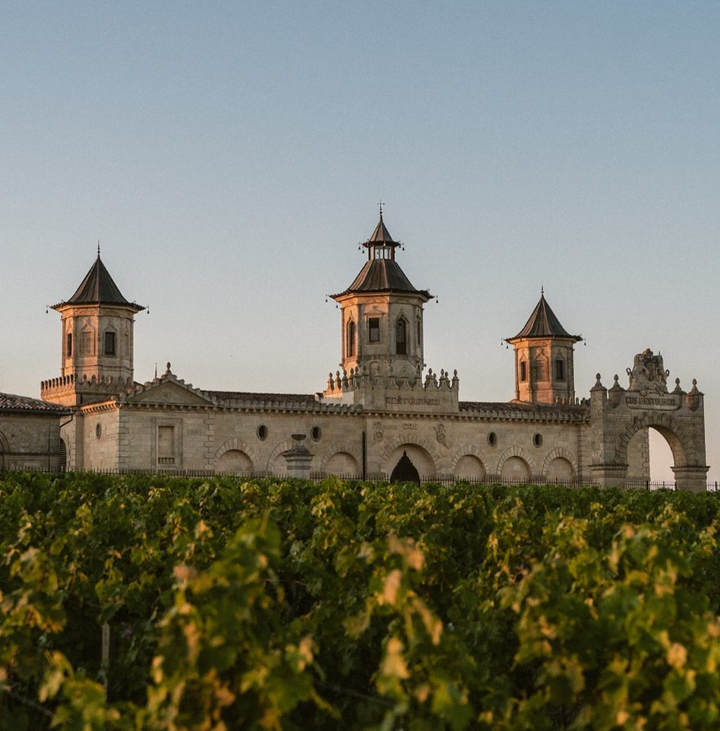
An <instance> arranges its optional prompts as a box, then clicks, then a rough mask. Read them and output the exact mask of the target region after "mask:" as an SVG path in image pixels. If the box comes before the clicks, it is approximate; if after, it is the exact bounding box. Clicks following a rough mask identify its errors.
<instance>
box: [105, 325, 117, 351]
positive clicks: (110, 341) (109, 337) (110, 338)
mask: <svg viewBox="0 0 720 731" xmlns="http://www.w3.org/2000/svg"><path fill="white" fill-rule="evenodd" d="M105 355H115V333H114V332H109V331H108V332H106V333H105Z"/></svg>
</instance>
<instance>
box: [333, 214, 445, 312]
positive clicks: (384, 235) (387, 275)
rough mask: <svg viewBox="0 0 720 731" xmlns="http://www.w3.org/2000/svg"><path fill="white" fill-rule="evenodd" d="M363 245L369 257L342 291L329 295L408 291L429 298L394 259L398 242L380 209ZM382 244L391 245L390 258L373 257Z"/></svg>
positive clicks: (427, 293)
mask: <svg viewBox="0 0 720 731" xmlns="http://www.w3.org/2000/svg"><path fill="white" fill-rule="evenodd" d="M363 246H365V247H366V248H367V249H369V250H370V251H369V253H368V256H370V258H369V259H368V260H367V262H365V266H364V267H363V268H362V269H361V270H360V273H359V274H358V275H357V277H355V280H354V281H353V283H352V284H351V285H350V286H349V287H348V288H347V289H346V290H345V291H344V292H340V293H339V294H333V295H330V296H331V297H333V298H336V297H342V296H343V295H346V294H351V293H353V292H408V293H412V294H419V295H422V296H423V297H424V298H425V300H426V301H427V300H429V299H431V297H432V295H431V294H430V293H429V292H428V291H427V290H424V289H415V287H413V285H412V284H411V283H410V280H409V279H408V278H407V277H406V276H405V272H403V270H402V269H401V268H400V265H399V264H398V263H397V262H396V261H395V258H394V257H395V248H396V247H398V246H400V242H398V241H395V240H394V239H393V237H392V236H391V235H390V232H389V231H388V230H387V227H386V226H385V223H384V222H383V217H382V210H381V211H380V220H379V221H378V224H377V226H375V230H374V231H373V233H372V236H371V237H370V238H369V239H368V240H367V241H366V242H365V243H363ZM384 246H387V247H391V249H392V258H389V259H387V258H384V257H381V258H375V256H374V255H373V251H375V247H377V248H378V249H379V248H381V247H384Z"/></svg>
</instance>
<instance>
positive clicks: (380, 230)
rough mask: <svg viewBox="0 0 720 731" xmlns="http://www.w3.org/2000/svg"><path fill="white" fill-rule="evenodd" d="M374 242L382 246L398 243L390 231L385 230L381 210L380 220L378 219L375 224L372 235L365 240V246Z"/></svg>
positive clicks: (372, 244) (397, 244)
mask: <svg viewBox="0 0 720 731" xmlns="http://www.w3.org/2000/svg"><path fill="white" fill-rule="evenodd" d="M376 244H381V245H383V246H399V243H398V242H397V241H394V240H393V237H392V236H390V232H389V231H388V230H387V226H386V225H385V223H384V222H383V217H382V211H380V220H379V221H378V225H377V226H375V230H374V231H373V233H372V236H371V237H370V238H369V239H368V240H367V241H366V242H365V246H375V245H376Z"/></svg>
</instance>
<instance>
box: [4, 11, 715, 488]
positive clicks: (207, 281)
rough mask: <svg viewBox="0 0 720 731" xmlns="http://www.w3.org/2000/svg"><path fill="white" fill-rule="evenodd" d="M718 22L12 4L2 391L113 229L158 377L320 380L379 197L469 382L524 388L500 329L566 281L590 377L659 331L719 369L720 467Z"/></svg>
mask: <svg viewBox="0 0 720 731" xmlns="http://www.w3.org/2000/svg"><path fill="white" fill-rule="evenodd" d="M719 38H720V3H718V2H715V1H714V0H713V1H712V2H710V1H707V0H706V1H705V2H692V3H679V2H673V3H666V2H657V1H656V0H653V2H627V1H626V0H623V1H617V2H612V1H610V2H577V1H575V0H573V1H572V2H539V1H536V2H512V3H508V2H501V1H497V2H447V3H437V2H418V1H417V0H416V1H415V2H387V0H385V1H384V2H362V3H349V2H348V3H340V2H330V1H329V0H328V2H289V1H287V2H270V1H268V0H263V1H262V2H259V1H258V2H229V1H228V2H212V1H206V2H182V1H179V0H175V1H173V2H160V1H158V2H141V1H137V2H121V3H112V2H90V1H87V2H75V1H72V0H66V1H65V2H61V3H60V2H56V1H52V2H34V1H33V0H23V1H19V0H6V1H5V2H3V3H2V6H0V101H1V104H0V254H1V258H0V262H1V263H0V272H1V279H2V287H0V306H1V307H2V312H3V317H2V320H0V339H1V342H2V345H1V346H0V390H3V391H9V392H11V393H21V394H25V395H30V396H37V395H38V394H39V382H40V380H41V379H45V378H50V377H54V376H56V375H58V374H59V368H60V334H59V333H60V331H59V317H58V315H57V314H56V313H54V312H52V311H51V312H50V314H49V315H46V314H45V305H47V304H54V303H55V302H58V301H59V300H62V299H66V298H68V297H69V296H70V295H71V294H72V293H73V291H74V290H75V288H76V287H77V285H78V284H79V283H80V280H81V279H82V277H83V276H84V275H85V273H86V271H87V270H88V268H89V267H90V266H91V264H92V262H93V259H94V257H95V249H96V246H97V240H98V239H100V241H101V245H102V251H103V261H104V262H105V263H106V265H107V267H108V268H109V270H110V272H111V273H112V275H113V277H114V278H115V281H116V282H117V284H118V285H119V287H120V289H121V291H122V292H123V294H125V296H126V297H128V298H129V299H134V300H137V301H138V302H140V303H142V304H149V305H150V306H151V310H150V312H151V314H150V315H149V316H148V315H145V314H141V315H139V316H138V318H137V325H136V329H135V342H136V359H135V376H136V378H137V380H140V381H144V380H148V379H149V378H151V377H152V375H153V371H154V368H155V362H157V363H158V364H159V367H160V368H162V367H163V364H164V363H165V362H166V361H168V360H170V361H172V364H173V370H174V372H176V373H177V374H178V375H179V376H180V377H183V378H185V379H186V380H188V381H190V382H192V383H193V384H194V385H196V386H199V387H201V388H213V389H232V390H260V391H269V390H272V391H290V392H308V393H311V392H314V391H318V390H321V389H322V388H323V387H324V384H325V382H326V379H327V373H328V371H330V370H332V371H334V370H336V368H337V365H338V361H339V357H340V339H339V335H340V327H339V316H338V312H337V311H336V310H335V307H334V304H333V303H332V302H330V303H328V304H326V303H325V294H326V293H332V292H337V291H341V290H342V289H344V288H345V287H347V286H348V285H349V284H350V282H351V281H352V280H353V278H354V276H355V274H356V273H357V271H358V270H359V269H360V267H361V266H362V263H363V255H362V254H361V253H359V252H358V251H357V242H358V241H360V240H364V239H366V238H367V237H368V236H369V235H370V233H371V232H372V230H373V227H374V226H375V223H376V220H377V202H378V200H380V199H381V198H382V200H383V201H385V202H386V206H385V221H386V224H387V226H388V228H389V230H390V232H391V233H392V234H393V236H394V237H395V238H397V239H400V240H402V241H403V242H405V244H406V250H405V251H404V252H401V253H400V262H401V265H402V266H403V268H404V270H405V272H406V274H407V275H408V276H409V278H410V280H411V281H412V282H413V284H415V285H416V286H417V287H420V288H428V289H430V291H431V292H432V293H433V294H436V295H438V297H439V303H438V304H435V303H430V304H429V305H428V306H427V308H426V315H425V331H426V361H427V363H428V365H429V366H430V367H431V368H433V369H436V370H439V369H440V368H445V369H449V370H451V371H452V370H453V369H457V370H458V373H459V375H460V379H461V398H462V399H464V400H498V401H500V400H508V399H510V398H512V395H513V360H512V352H511V351H510V350H506V349H505V348H504V346H501V340H502V338H504V337H508V336H512V335H514V334H515V333H516V332H517V331H518V330H519V329H520V328H521V327H522V326H523V324H524V323H525V320H526V319H527V317H528V315H529V314H530V312H531V310H532V309H533V307H534V306H535V304H536V302H537V300H538V297H539V294H540V287H541V286H543V285H544V287H545V293H546V296H547V299H548V302H549V303H550V305H551V306H552V307H553V309H554V310H555V312H556V314H557V315H558V316H559V318H560V320H561V322H562V323H563V325H564V326H565V327H566V329H568V330H569V331H570V332H572V333H577V334H582V335H583V336H584V337H585V338H587V345H585V346H583V345H580V346H578V348H577V350H576V390H577V392H578V394H579V395H581V396H582V395H587V392H588V391H589V389H590V388H591V387H592V385H593V383H594V381H595V373H596V372H598V371H599V372H600V373H601V374H602V377H603V382H604V383H605V385H607V386H610V385H611V384H612V377H613V375H614V374H615V373H618V374H621V376H622V377H621V384H625V385H626V383H627V380H626V377H625V376H624V375H623V374H624V372H625V368H626V367H627V366H629V365H631V364H632V359H633V356H634V354H635V353H637V352H639V351H641V350H643V349H644V348H646V347H650V348H652V349H653V350H655V351H658V350H660V351H662V353H663V356H664V358H665V366H666V367H667V368H669V369H670V371H671V375H670V380H671V382H672V381H674V379H675V378H676V377H679V378H680V379H681V384H682V386H683V387H684V388H685V389H689V388H690V385H691V379H692V378H697V380H698V386H699V388H700V389H701V390H702V391H703V392H705V393H706V411H707V441H708V461H709V463H710V464H711V465H713V468H712V469H711V473H710V475H711V477H712V478H713V479H715V478H717V479H720V443H719V439H720V368H719V367H718V355H719V351H720V344H719V341H718V333H720V322H719V320H720V286H718V274H719V272H720V267H719V266H718V264H719V263H720V262H719V259H720V255H719V253H718V251H719V245H720V42H718V39H719ZM663 459H669V457H667V454H666V455H665V456H664V457H663V456H662V455H661V456H660V461H661V462H662V460H663ZM656 461H657V460H656ZM656 466H657V465H655V464H654V467H656ZM655 472H656V474H659V473H658V472H657V470H655ZM666 473H667V474H669V472H667V470H666Z"/></svg>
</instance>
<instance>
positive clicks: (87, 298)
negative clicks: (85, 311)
mask: <svg viewBox="0 0 720 731" xmlns="http://www.w3.org/2000/svg"><path fill="white" fill-rule="evenodd" d="M83 304H89V305H90V304H92V305H124V306H125V307H132V308H133V309H135V310H136V311H138V312H139V311H140V310H144V309H145V308H144V307H142V306H141V305H138V304H136V303H135V302H128V300H126V299H125V297H123V295H122V292H120V290H119V289H118V286H117V284H115V282H114V281H113V278H112V277H111V276H110V272H109V271H108V270H107V269H106V267H105V265H104V264H103V262H102V259H101V258H100V252H99V251H98V255H97V259H95V263H94V264H93V265H92V266H91V267H90V271H89V272H88V273H87V274H86V275H85V279H83V280H82V282H81V283H80V286H79V287H78V288H77V290H76V291H75V294H74V295H73V296H72V297H71V298H70V299H69V300H67V301H64V302H61V303H60V304H59V305H54V307H60V306H61V305H83Z"/></svg>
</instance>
